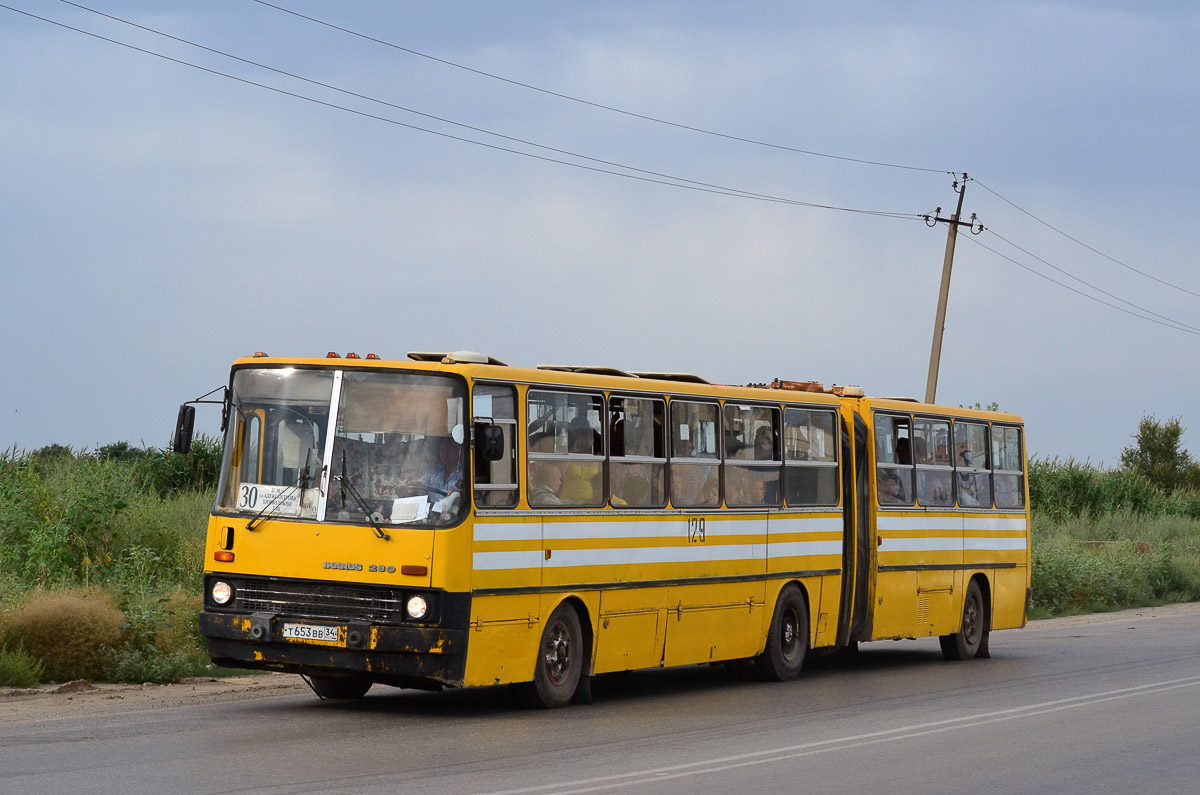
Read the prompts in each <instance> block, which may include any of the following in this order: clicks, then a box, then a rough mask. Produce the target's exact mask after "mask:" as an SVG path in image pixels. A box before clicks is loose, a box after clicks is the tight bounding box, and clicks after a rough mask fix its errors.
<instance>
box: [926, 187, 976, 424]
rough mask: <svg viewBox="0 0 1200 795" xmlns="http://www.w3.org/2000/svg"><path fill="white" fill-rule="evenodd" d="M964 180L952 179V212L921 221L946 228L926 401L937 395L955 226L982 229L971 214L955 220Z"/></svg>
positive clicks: (958, 216) (964, 189)
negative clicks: (955, 195) (955, 198)
mask: <svg viewBox="0 0 1200 795" xmlns="http://www.w3.org/2000/svg"><path fill="white" fill-rule="evenodd" d="M967 181H968V177H967V173H966V172H965V171H964V172H963V175H962V181H961V182H960V181H959V180H957V179H955V180H954V185H953V188H954V190H955V192H956V193H958V208H957V209H955V211H954V215H952V216H950V217H949V218H942V208H941V207H939V208H937V211H936V212H935V213H934V216H933V217H932V218H930V217H929V216H928V215H927V216H925V223H926V224H927V225H928V226H930V227H933V226H936V225H937V224H939V223H943V224H947V226H948V227H949V228H948V229H947V230H946V257H945V259H944V260H943V262H942V289H941V291H940V292H939V293H938V306H937V318H936V319H935V320H934V323H933V347H932V348H931V349H930V351H929V378H928V379H927V380H926V381H925V402H926V403H933V402H934V399H935V398H936V397H937V380H938V366H939V365H940V364H941V361H942V332H943V331H945V330H946V300H947V299H948V298H949V296H950V271H951V270H952V269H953V268H954V242H955V240H957V239H958V228H959V227H960V226H965V227H967V228H968V229H970V230H971V234H973V235H977V234H979V233H980V232H982V231H983V224H979V225H978V229H976V221H975V213H971V220H969V221H960V220H959V218H960V217H961V216H962V206H963V197H964V196H965V195H966V193H967Z"/></svg>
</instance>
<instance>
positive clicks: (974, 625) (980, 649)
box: [938, 580, 988, 660]
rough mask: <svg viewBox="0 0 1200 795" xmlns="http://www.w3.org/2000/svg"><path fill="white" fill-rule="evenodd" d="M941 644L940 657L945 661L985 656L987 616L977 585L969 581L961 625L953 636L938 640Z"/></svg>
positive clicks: (981, 593) (981, 594) (945, 636)
mask: <svg viewBox="0 0 1200 795" xmlns="http://www.w3.org/2000/svg"><path fill="white" fill-rule="evenodd" d="M938 640H939V641H941V644H942V656H943V657H945V658H946V659H947V660H970V659H972V658H973V657H983V656H986V654H987V640H988V630H987V615H986V613H985V611H984V607H983V592H982V591H980V590H979V583H977V582H975V581H974V580H971V584H970V585H968V586H967V597H966V599H964V600H963V616H962V625H961V626H960V627H959V630H958V632H955V633H954V634H953V635H942V636H941V637H939V638H938Z"/></svg>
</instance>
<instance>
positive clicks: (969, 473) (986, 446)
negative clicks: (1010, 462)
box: [952, 417, 995, 511]
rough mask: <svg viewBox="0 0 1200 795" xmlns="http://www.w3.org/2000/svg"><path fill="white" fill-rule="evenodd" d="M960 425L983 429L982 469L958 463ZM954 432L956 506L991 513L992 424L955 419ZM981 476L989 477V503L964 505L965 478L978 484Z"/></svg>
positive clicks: (971, 419)
mask: <svg viewBox="0 0 1200 795" xmlns="http://www.w3.org/2000/svg"><path fill="white" fill-rule="evenodd" d="M960 425H962V426H966V427H979V428H982V429H983V433H984V440H983V450H984V462H983V466H982V467H980V466H959V463H958V461H959V456H960V455H961V453H960V451H959V449H958V445H959V438H958V437H959V434H958V428H959V426H960ZM952 430H953V434H954V436H953V439H954V454H953V457H952V460H953V461H954V501H955V504H956V505H957V506H958V507H959V508H960V509H965V510H984V511H990V510H992V509H994V508H995V497H994V495H993V494H992V488H993V483H992V480H993V479H992V468H991V463H992V462H991V459H992V434H991V431H992V424H991V423H990V422H988V421H987V420H979V419H973V418H969V417H955V418H954V423H953V429H952ZM969 438H970V437H969V436H968V440H969ZM980 475H985V476H986V477H987V501H986V502H984V501H980V502H979V504H978V505H964V504H963V496H964V495H963V489H962V487H963V484H964V483H965V482H966V481H965V480H964V477H970V478H972V479H973V480H974V481H975V482H976V483H978V479H979V477H980Z"/></svg>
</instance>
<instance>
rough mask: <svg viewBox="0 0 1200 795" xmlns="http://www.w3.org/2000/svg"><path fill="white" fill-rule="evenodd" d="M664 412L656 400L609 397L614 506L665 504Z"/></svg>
mask: <svg viewBox="0 0 1200 795" xmlns="http://www.w3.org/2000/svg"><path fill="white" fill-rule="evenodd" d="M664 409H665V404H664V402H663V401H662V399H659V398H634V397H612V398H609V401H608V412H609V434H608V439H609V465H608V482H609V491H610V492H611V494H610V495H609V496H610V500H611V502H612V504H613V506H614V507H621V506H625V505H628V506H630V507H642V508H661V507H662V506H664V505H665V504H666V502H667V495H666V474H667V459H666V452H665V450H664V445H663V420H664V417H663V415H664Z"/></svg>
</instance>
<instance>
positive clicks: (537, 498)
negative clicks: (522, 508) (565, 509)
mask: <svg viewBox="0 0 1200 795" xmlns="http://www.w3.org/2000/svg"><path fill="white" fill-rule="evenodd" d="M562 480H563V473H562V465H561V464H557V463H554V462H553V461H535V462H534V463H533V465H532V466H531V467H530V468H529V504H530V505H533V506H535V507H540V506H543V505H562V504H563V501H562V499H561V498H560V497H559V496H558V493H559V491H560V490H561V489H562Z"/></svg>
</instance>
